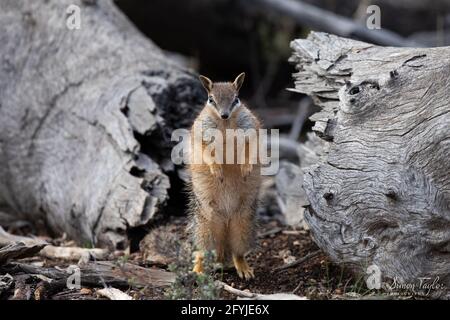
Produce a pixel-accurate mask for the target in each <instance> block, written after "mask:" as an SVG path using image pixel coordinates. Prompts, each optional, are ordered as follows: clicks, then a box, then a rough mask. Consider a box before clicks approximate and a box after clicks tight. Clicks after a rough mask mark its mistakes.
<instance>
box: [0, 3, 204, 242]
mask: <svg viewBox="0 0 450 320" xmlns="http://www.w3.org/2000/svg"><path fill="white" fill-rule="evenodd" d="M71 4H75V5H78V6H79V7H80V9H81V12H80V13H81V28H80V29H79V30H76V29H75V30H70V29H69V28H67V26H66V19H67V14H66V10H67V8H68V6H69V5H71ZM0 29H1V31H0V43H1V46H0V163H1V166H0V203H4V204H6V205H7V206H8V207H9V208H10V209H12V211H13V214H14V215H15V217H16V218H17V219H28V220H30V221H33V222H38V221H43V222H44V223H45V224H46V225H48V226H49V227H50V229H52V230H53V231H55V232H59V233H61V232H67V233H68V235H69V236H70V237H72V238H73V239H76V240H77V241H78V242H79V243H82V244H86V243H92V244H97V245H113V246H117V247H124V246H126V245H127V241H128V239H127V231H128V230H129V229H131V228H134V227H139V226H142V225H145V224H146V223H148V222H149V221H150V219H151V218H152V217H153V215H154V214H155V213H156V212H160V211H161V209H162V208H163V207H164V204H165V203H166V201H167V199H168V188H169V179H168V176H167V175H166V174H165V173H163V169H162V167H161V166H160V165H161V164H164V170H171V169H172V170H173V166H172V167H171V166H169V165H167V163H168V161H167V160H168V158H169V156H170V152H169V146H170V132H171V131H172V130H173V129H174V128H177V127H186V126H188V125H189V124H190V122H191V119H192V117H193V116H195V112H194V111H195V110H196V107H197V105H200V101H199V98H201V97H202V95H203V91H202V89H201V88H200V86H199V84H198V83H197V82H196V81H195V79H194V76H193V75H192V74H190V73H189V72H187V71H185V70H184V69H182V68H181V67H179V66H177V65H176V64H174V63H172V62H171V61H169V60H168V59H167V58H166V57H165V56H164V55H163V54H162V52H161V51H160V49H159V48H157V47H156V46H155V45H154V44H153V43H151V42H150V41H149V40H148V39H146V38H144V37H143V36H142V35H141V34H140V33H139V32H138V31H137V30H136V29H135V28H134V27H133V26H132V25H131V23H130V22H129V21H128V20H127V19H126V18H125V17H124V16H123V14H121V13H120V12H119V11H118V10H117V9H116V8H115V6H114V5H113V3H112V1H80V0H75V1H73V0H63V1H61V0H50V1H26V0H19V1H16V0H1V1H0Z"/></svg>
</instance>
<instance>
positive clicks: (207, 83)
mask: <svg viewBox="0 0 450 320" xmlns="http://www.w3.org/2000/svg"><path fill="white" fill-rule="evenodd" d="M198 78H199V79H200V81H201V83H202V85H203V87H205V89H206V91H208V93H209V92H210V91H211V90H212V87H213V82H212V81H211V80H210V79H209V78H208V77H205V76H202V75H199V76H198Z"/></svg>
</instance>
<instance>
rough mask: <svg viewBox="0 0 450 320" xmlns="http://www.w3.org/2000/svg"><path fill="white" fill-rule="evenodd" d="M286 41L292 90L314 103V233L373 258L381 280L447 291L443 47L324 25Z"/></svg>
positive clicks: (326, 243)
mask: <svg viewBox="0 0 450 320" xmlns="http://www.w3.org/2000/svg"><path fill="white" fill-rule="evenodd" d="M291 47H292V49H293V55H292V57H291V62H293V63H294V64H295V65H296V69H297V73H295V74H294V79H295V89H294V90H295V91H298V92H301V93H305V94H307V95H309V96H311V97H313V99H314V101H315V103H316V104H317V105H318V106H320V107H321V111H320V112H318V113H316V114H314V115H313V116H312V117H311V119H312V120H313V121H315V126H314V127H313V131H314V132H315V133H316V135H314V136H313V137H310V139H311V138H312V140H313V141H309V142H308V144H307V145H306V146H304V148H306V149H307V151H308V161H307V166H306V167H305V166H304V167H303V170H304V181H303V188H304V189H305V191H306V194H307V197H308V200H309V205H308V206H307V208H306V211H305V219H306V221H307V223H308V224H309V226H310V228H311V232H312V235H313V237H314V239H315V241H316V243H317V244H318V245H319V246H320V247H321V248H322V249H323V250H324V251H325V252H326V253H328V255H329V256H330V257H331V258H332V259H333V260H334V261H335V262H338V263H347V264H351V265H352V266H354V267H356V268H357V269H359V270H362V271H363V272H365V271H366V268H367V267H368V266H370V265H372V264H375V265H376V266H378V267H379V269H380V271H381V275H382V276H383V279H385V281H388V282H387V283H390V282H389V280H394V279H396V280H397V281H398V282H401V283H414V284H418V283H419V281H420V279H419V278H421V277H427V278H432V280H433V279H435V278H437V277H439V283H440V284H443V285H445V286H446V290H436V292H435V294H436V295H442V294H448V290H450V161H449V156H450V95H449V93H450V47H441V48H429V49H414V48H392V47H379V46H375V45H372V44H368V43H364V42H359V41H354V40H349V39H344V38H340V37H336V36H333V35H329V34H325V33H311V34H310V36H309V37H308V39H304V40H303V39H302V40H295V41H293V42H292V43H291ZM317 137H320V138H321V139H318V138H317ZM318 141H320V143H318ZM311 154H314V155H315V156H313V157H311V156H310V155H311Z"/></svg>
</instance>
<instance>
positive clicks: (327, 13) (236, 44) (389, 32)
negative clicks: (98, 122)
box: [116, 0, 450, 140]
mask: <svg viewBox="0 0 450 320" xmlns="http://www.w3.org/2000/svg"><path fill="white" fill-rule="evenodd" d="M116 3H117V5H118V6H119V7H120V9H121V10H122V11H123V12H124V13H125V14H126V15H127V16H128V17H129V18H130V20H131V21H132V22H133V23H134V24H135V25H136V26H137V27H138V28H139V29H140V30H141V31H142V32H143V33H144V34H145V35H147V36H148V37H149V38H150V39H152V40H153V41H154V42H156V44H157V45H158V46H159V47H160V48H162V49H163V50H165V51H166V52H167V54H168V55H170V56H172V58H174V59H175V60H177V61H178V62H179V63H181V64H183V65H186V66H188V67H190V68H192V69H194V70H196V71H197V72H199V73H201V74H205V75H207V76H208V77H210V78H212V79H213V80H231V79H232V78H234V77H235V76H236V75H237V74H239V73H240V72H242V71H245V72H246V73H247V79H246V84H245V85H244V88H243V89H242V93H241V94H242V97H243V98H244V99H245V100H246V101H247V102H248V103H249V105H250V106H251V107H252V108H253V109H255V110H256V111H257V113H258V114H259V116H260V117H261V118H262V119H263V121H264V123H265V125H266V126H267V127H276V128H279V129H281V131H282V132H286V133H289V134H291V136H292V137H294V136H295V135H297V134H299V136H297V137H295V138H300V140H302V139H303V137H304V135H303V134H301V133H304V132H307V131H308V130H309V129H310V126H311V123H309V121H308V120H307V118H308V115H310V114H311V113H312V112H313V108H314V107H313V106H312V104H307V103H306V107H305V102H304V103H303V106H302V107H301V108H300V107H299V101H300V100H301V99H300V97H299V94H298V93H293V92H290V91H288V90H287V88H292V87H293V81H292V77H291V74H292V73H293V72H294V67H293V66H292V65H290V64H289V62H288V59H289V56H290V54H291V51H290V47H289V45H290V41H291V40H293V39H296V38H304V37H306V36H307V35H308V33H309V31H311V30H315V31H324V32H328V33H335V34H338V35H340V36H345V37H349V38H354V39H359V40H363V41H367V42H372V43H377V44H380V45H393V46H405V45H406V46H407V45H413V46H423V47H434V46H444V45H449V44H450V0H427V1H424V0H373V1H372V0H301V1H300V0H183V1H179V0H150V1H149V0H116ZM370 5H377V6H379V8H380V18H381V19H380V22H381V27H382V30H381V34H380V31H379V30H369V29H367V27H366V21H367V19H368V17H369V16H370V14H368V13H367V8H368V7H369V6H370ZM348 25H350V26H351V28H350V29H349V28H348V27H347V26H348ZM378 34H380V36H379V37H378V36H377V35H378ZM372 35H373V37H372ZM295 116H297V120H299V121H300V122H299V121H297V123H300V126H298V125H297V126H296V128H292V123H293V119H294V118H295ZM299 131H300V132H299Z"/></svg>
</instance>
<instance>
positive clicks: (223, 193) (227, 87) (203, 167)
mask: <svg viewBox="0 0 450 320" xmlns="http://www.w3.org/2000/svg"><path fill="white" fill-rule="evenodd" d="M201 80H202V82H203V84H204V86H205V88H206V90H207V91H208V95H209V97H212V98H213V99H214V102H215V103H214V102H213V103H212V104H211V103H209V102H207V103H206V104H205V107H204V109H203V110H202V111H201V112H200V114H199V115H198V117H197V118H196V120H195V121H194V125H193V127H192V128H194V127H195V126H196V125H199V126H200V127H202V126H203V128H204V129H205V128H208V127H214V128H215V129H217V130H220V131H221V132H222V133H223V135H224V137H225V130H226V129H238V128H239V124H241V125H242V123H244V124H245V125H246V126H247V128H248V127H251V128H254V129H256V130H258V129H259V127H260V123H259V121H258V120H257V118H256V117H255V116H254V115H253V114H252V113H251V112H250V110H248V109H247V107H246V106H245V105H244V104H243V103H240V104H239V105H238V107H235V108H234V109H231V111H230V110H228V111H230V114H229V118H228V119H227V120H223V119H222V118H221V112H227V106H228V105H229V104H230V103H231V102H232V101H233V99H236V98H235V97H236V96H237V94H238V91H239V88H240V85H241V84H242V81H243V75H242V74H241V75H240V76H239V77H238V78H236V80H235V82H233V83H212V82H210V80H209V79H207V78H201ZM227 104H228V105H227ZM242 112H243V114H241V113H242ZM242 119H244V120H245V121H243V120H242ZM205 123H206V125H205ZM193 130H194V129H192V131H193ZM192 136H193V135H192ZM225 140H226V139H224V142H223V144H224V147H226V141H225ZM196 143H197V144H199V143H200V144H201V148H194V147H199V146H195V144H196ZM205 146H206V143H205V141H203V140H200V142H199V141H195V140H194V139H192V144H191V154H190V156H191V159H192V157H193V156H194V154H193V152H194V150H195V152H199V150H203V148H204V147H205ZM246 148H247V149H248V144H247V145H246ZM224 150H226V149H225V148H224ZM247 151H248V150H247ZM205 160H206V162H207V163H203V164H191V165H189V170H190V173H191V177H192V183H191V188H192V190H191V196H192V204H193V205H192V216H193V223H192V229H193V234H194V237H195V240H196V245H197V247H198V249H199V250H200V251H199V252H198V254H197V256H196V261H195V266H194V271H196V272H202V271H203V267H202V261H203V252H204V251H205V250H215V251H216V254H217V258H218V261H219V262H222V263H225V262H227V261H228V260H229V258H230V257H231V258H232V260H233V263H234V266H235V268H236V270H237V272H238V274H239V276H240V277H245V278H246V279H249V278H252V277H253V276H254V275H253V269H252V268H251V267H250V266H249V265H248V264H247V262H246V260H245V254H246V252H248V251H249V250H250V248H251V245H252V242H253V239H254V233H255V223H256V219H255V210H256V201H257V196H258V191H259V186H260V182H261V177H260V170H259V165H258V164H250V163H249V159H248V152H246V161H245V163H244V164H215V163H213V161H212V159H210V158H209V159H205Z"/></svg>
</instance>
